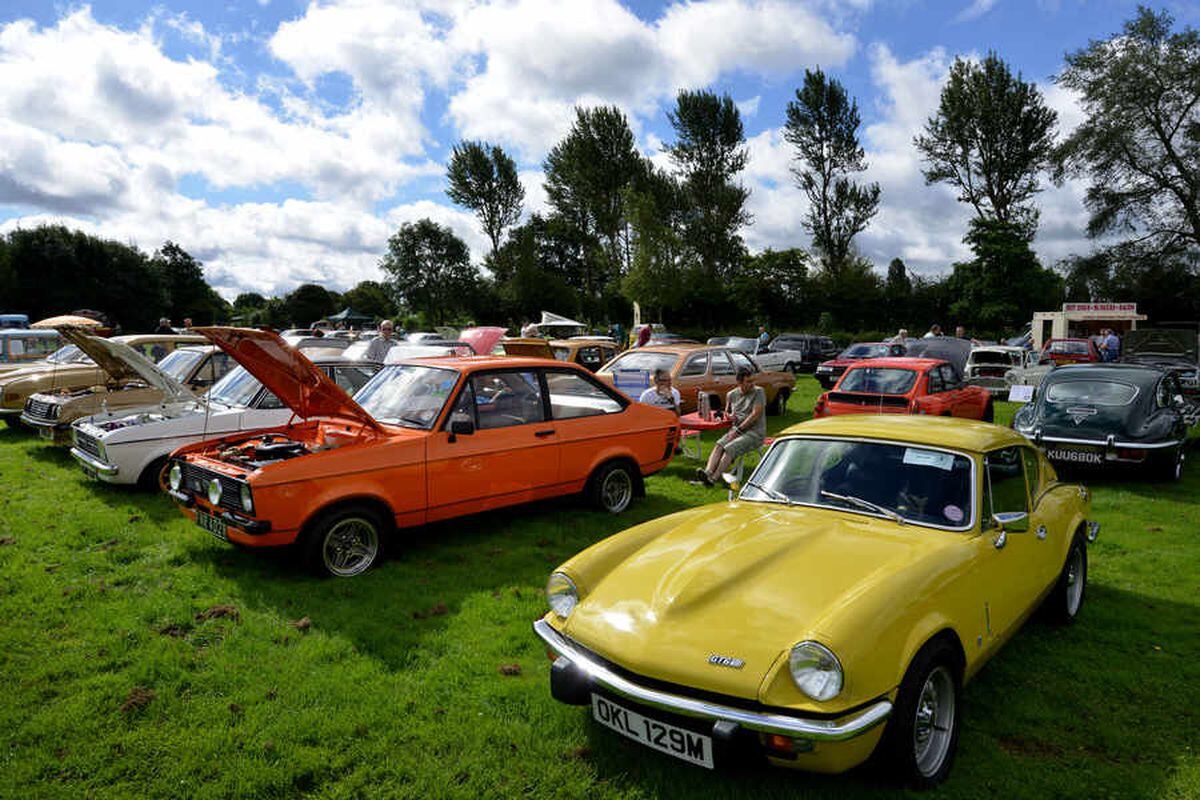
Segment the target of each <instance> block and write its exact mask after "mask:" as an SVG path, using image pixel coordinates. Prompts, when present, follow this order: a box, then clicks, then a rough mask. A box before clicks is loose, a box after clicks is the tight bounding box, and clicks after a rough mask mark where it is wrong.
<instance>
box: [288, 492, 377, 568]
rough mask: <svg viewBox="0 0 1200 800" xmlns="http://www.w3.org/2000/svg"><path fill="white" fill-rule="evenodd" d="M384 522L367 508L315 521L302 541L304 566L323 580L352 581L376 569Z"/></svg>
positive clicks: (338, 512) (352, 508)
mask: <svg viewBox="0 0 1200 800" xmlns="http://www.w3.org/2000/svg"><path fill="white" fill-rule="evenodd" d="M385 530H386V527H385V523H384V521H383V519H382V518H381V517H380V515H379V514H378V513H377V512H376V511H375V510H374V509H373V508H371V507H369V506H365V505H357V504H355V505H348V506H342V507H340V508H336V509H333V510H332V511H328V512H326V513H324V514H322V515H320V516H319V517H317V519H315V520H313V522H312V523H310V524H309V525H308V526H306V530H305V532H304V535H303V537H302V538H301V541H300V548H301V554H302V555H303V558H304V564H305V566H306V567H308V569H309V571H310V572H312V573H313V574H314V575H316V576H318V577H322V578H327V577H332V578H352V577H354V576H356V575H361V574H362V573H364V572H366V571H367V570H368V569H370V568H371V567H372V566H374V565H375V564H376V563H377V562H378V561H379V559H380V556H381V555H382V554H383V536H384V532H385Z"/></svg>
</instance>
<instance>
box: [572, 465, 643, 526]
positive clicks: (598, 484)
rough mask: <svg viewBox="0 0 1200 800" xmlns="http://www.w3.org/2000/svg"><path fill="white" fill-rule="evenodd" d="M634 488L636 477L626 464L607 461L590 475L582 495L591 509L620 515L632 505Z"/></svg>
mask: <svg viewBox="0 0 1200 800" xmlns="http://www.w3.org/2000/svg"><path fill="white" fill-rule="evenodd" d="M636 487H637V477H636V476H635V475H634V474H633V468H632V467H631V466H630V465H629V463H628V462H626V461H609V462H608V463H607V464H603V465H601V467H600V468H599V469H597V470H596V471H595V472H594V473H592V477H591V479H589V480H588V484H587V489H586V490H585V492H584V493H585V495H586V496H587V501H588V504H589V505H591V506H592V507H593V508H596V509H598V510H600V511H607V512H608V513H610V514H620V513H621V512H622V511H624V510H625V509H627V508H629V506H630V505H631V504H632V503H633V496H634V493H635V490H636Z"/></svg>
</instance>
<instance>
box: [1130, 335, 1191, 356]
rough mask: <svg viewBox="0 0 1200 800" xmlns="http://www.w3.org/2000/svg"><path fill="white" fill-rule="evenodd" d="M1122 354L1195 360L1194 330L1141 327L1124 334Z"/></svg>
mask: <svg viewBox="0 0 1200 800" xmlns="http://www.w3.org/2000/svg"><path fill="white" fill-rule="evenodd" d="M1121 346H1122V348H1123V352H1122V355H1124V356H1171V357H1173V358H1181V359H1186V360H1188V361H1193V362H1194V361H1195V360H1196V333H1195V331H1189V330H1181V329H1174V328H1171V329H1168V328H1141V329H1139V330H1136V331H1130V332H1129V333H1127V334H1125V341H1124V342H1123V343H1122V345H1121Z"/></svg>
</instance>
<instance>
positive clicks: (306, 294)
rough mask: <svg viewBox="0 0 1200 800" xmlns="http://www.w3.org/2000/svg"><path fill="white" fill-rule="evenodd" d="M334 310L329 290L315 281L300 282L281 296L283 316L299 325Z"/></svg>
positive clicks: (301, 325)
mask: <svg viewBox="0 0 1200 800" xmlns="http://www.w3.org/2000/svg"><path fill="white" fill-rule="evenodd" d="M336 310H337V307H336V306H335V304H334V299H333V297H331V296H330V294H329V290H328V289H326V288H325V287H324V286H321V285H319V284H316V283H302V284H300V285H299V286H297V287H296V288H295V289H294V290H292V291H291V292H289V293H288V295H287V297H285V298H283V311H284V314H285V316H287V318H288V321H289V322H291V323H293V324H295V325H298V326H300V327H308V326H309V325H311V324H312V323H314V322H316V321H317V320H319V319H324V318H325V317H327V316H329V315H330V314H332V313H333V312H334V311H336Z"/></svg>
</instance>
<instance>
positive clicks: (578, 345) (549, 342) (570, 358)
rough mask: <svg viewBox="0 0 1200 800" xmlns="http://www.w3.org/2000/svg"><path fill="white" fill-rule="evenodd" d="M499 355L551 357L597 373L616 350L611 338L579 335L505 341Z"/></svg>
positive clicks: (502, 342)
mask: <svg viewBox="0 0 1200 800" xmlns="http://www.w3.org/2000/svg"><path fill="white" fill-rule="evenodd" d="M500 347H501V348H502V350H501V352H503V353H504V354H506V355H510V356H527V357H531V358H553V359H555V360H557V361H566V362H568V363H570V364H578V365H580V366H581V367H584V368H585V369H587V370H589V371H590V372H596V371H597V370H599V369H600V368H601V367H602V366H604V365H605V364H607V363H608V362H609V361H611V360H612V359H613V357H614V356H616V354H617V352H618V350H619V348H618V347H617V345H616V343H615V342H613V341H612V340H611V339H605V338H600V337H588V336H580V337H578V338H572V339H532V338H524V339H505V340H503V341H501V343H500Z"/></svg>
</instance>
